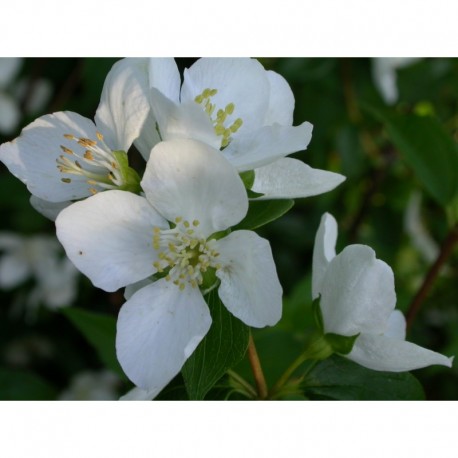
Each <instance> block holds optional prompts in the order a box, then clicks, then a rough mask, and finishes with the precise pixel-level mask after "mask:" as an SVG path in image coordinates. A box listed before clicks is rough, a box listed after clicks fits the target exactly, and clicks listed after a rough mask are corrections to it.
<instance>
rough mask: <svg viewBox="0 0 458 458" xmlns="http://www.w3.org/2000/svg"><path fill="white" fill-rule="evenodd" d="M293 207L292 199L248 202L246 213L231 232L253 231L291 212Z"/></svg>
mask: <svg viewBox="0 0 458 458" xmlns="http://www.w3.org/2000/svg"><path fill="white" fill-rule="evenodd" d="M293 205H294V200H292V199H278V200H250V202H249V207H248V213H247V214H246V216H245V218H243V220H242V221H240V223H239V224H237V225H236V226H235V227H233V230H241V229H246V230H253V229H257V228H258V227H261V226H264V225H265V224H267V223H271V222H272V221H275V220H276V219H278V218H280V217H281V216H283V215H284V214H285V213H286V212H288V211H289V210H291V208H292V207H293Z"/></svg>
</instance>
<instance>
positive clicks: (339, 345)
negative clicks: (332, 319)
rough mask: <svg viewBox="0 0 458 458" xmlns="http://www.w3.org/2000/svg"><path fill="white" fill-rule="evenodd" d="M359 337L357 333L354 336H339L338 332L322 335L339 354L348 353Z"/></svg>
mask: <svg viewBox="0 0 458 458" xmlns="http://www.w3.org/2000/svg"><path fill="white" fill-rule="evenodd" d="M358 337H359V333H358V334H356V335H354V336H340V335H339V334H333V333H332V332H329V333H327V334H325V335H324V338H325V339H326V341H327V342H328V343H329V345H330V346H331V347H332V349H333V350H334V352H335V353H339V354H340V355H348V353H350V352H351V351H352V349H353V345H354V344H355V341H356V339H357V338H358Z"/></svg>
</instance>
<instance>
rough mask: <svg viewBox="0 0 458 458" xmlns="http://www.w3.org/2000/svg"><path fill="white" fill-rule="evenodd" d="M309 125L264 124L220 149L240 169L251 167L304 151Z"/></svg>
mask: <svg viewBox="0 0 458 458" xmlns="http://www.w3.org/2000/svg"><path fill="white" fill-rule="evenodd" d="M312 129H313V126H312V125H311V124H310V123H308V122H304V123H303V124H301V125H300V126H296V127H293V126H280V125H279V124H274V125H273V126H264V127H262V128H260V129H257V130H255V131H252V132H248V133H245V134H243V135H239V136H238V137H236V138H234V139H233V140H232V141H231V142H230V143H229V145H228V146H227V148H226V149H225V150H224V151H223V154H224V155H225V156H226V158H227V159H228V161H229V162H230V163H231V164H232V165H233V166H234V167H236V168H237V170H239V171H240V172H244V171H246V170H252V169H255V168H258V167H262V166H263V165H267V164H270V163H271V162H273V161H275V160H277V159H280V158H282V157H283V156H287V155H288V154H292V153H295V152H297V151H301V150H305V149H306V148H307V146H308V144H309V143H310V140H311V138H312Z"/></svg>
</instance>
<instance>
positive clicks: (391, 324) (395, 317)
mask: <svg viewBox="0 0 458 458" xmlns="http://www.w3.org/2000/svg"><path fill="white" fill-rule="evenodd" d="M384 336H386V337H391V338H392V339H397V340H406V319H405V318H404V315H403V314H402V312H401V311H400V310H394V311H393V313H392V314H391V315H390V317H389V318H388V327H387V328H386V331H385V333H384Z"/></svg>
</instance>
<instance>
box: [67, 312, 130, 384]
mask: <svg viewBox="0 0 458 458" xmlns="http://www.w3.org/2000/svg"><path fill="white" fill-rule="evenodd" d="M62 313H63V314H64V315H65V316H66V317H67V318H68V319H69V320H70V321H71V322H72V323H73V324H74V325H75V327H77V328H78V329H79V331H81V333H82V334H83V335H84V337H85V338H86V339H87V341H88V342H89V343H90V344H91V345H92V346H93V347H94V348H95V349H96V350H97V353H98V355H99V357H100V359H101V361H102V362H103V363H104V364H105V366H106V367H108V368H109V369H111V370H113V371H114V372H116V373H117V374H118V375H119V376H120V377H121V378H122V379H123V380H126V375H125V374H124V372H123V370H122V369H121V366H120V365H119V362H118V359H117V358H116V347H115V342H116V319H115V318H114V317H112V316H110V315H104V314H102V313H95V312H88V311H87V310H82V309H79V308H76V307H72V308H67V309H63V310H62Z"/></svg>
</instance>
